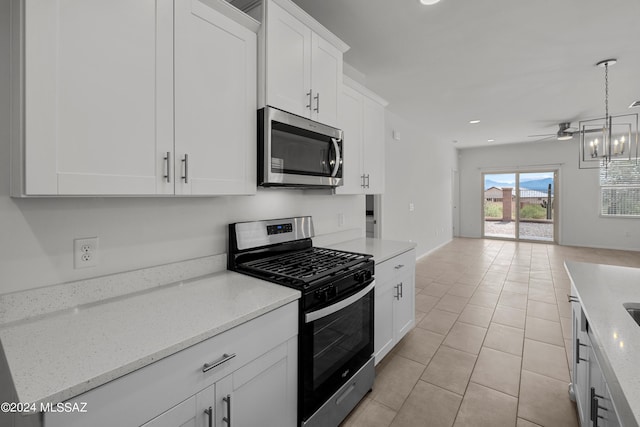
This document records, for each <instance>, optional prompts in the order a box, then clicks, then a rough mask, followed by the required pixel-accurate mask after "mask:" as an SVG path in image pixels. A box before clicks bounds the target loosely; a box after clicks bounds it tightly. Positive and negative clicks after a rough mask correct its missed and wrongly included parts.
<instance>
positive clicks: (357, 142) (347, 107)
mask: <svg viewBox="0 0 640 427" xmlns="http://www.w3.org/2000/svg"><path fill="white" fill-rule="evenodd" d="M340 102H341V104H340V118H339V120H338V127H339V128H340V129H342V132H343V135H342V138H343V144H342V146H343V147H344V153H343V154H344V155H343V159H344V160H343V165H342V178H343V182H344V184H343V185H342V187H337V188H336V193H337V194H362V193H363V192H364V187H363V186H364V180H363V177H362V176H363V174H362V162H363V159H362V142H363V139H362V128H363V123H362V114H363V111H364V107H363V105H364V96H362V94H361V93H360V92H358V91H356V90H355V89H352V88H350V87H349V86H347V85H343V87H342V95H341V100H340Z"/></svg>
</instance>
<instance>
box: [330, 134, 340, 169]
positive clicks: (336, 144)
mask: <svg viewBox="0 0 640 427" xmlns="http://www.w3.org/2000/svg"><path fill="white" fill-rule="evenodd" d="M340 141H341V140H340V139H336V138H331V142H333V149H334V150H335V152H336V164H335V165H334V166H333V171H332V172H331V176H332V177H335V176H336V175H337V174H338V169H340V162H341V161H342V157H341V156H340V146H339V145H338V142H340Z"/></svg>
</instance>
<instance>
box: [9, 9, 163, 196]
mask: <svg viewBox="0 0 640 427" xmlns="http://www.w3.org/2000/svg"><path fill="white" fill-rule="evenodd" d="M14 4H15V5H16V7H17V6H18V5H19V4H20V2H18V1H17V0H14ZM172 9H173V7H172V4H171V3H167V2H166V1H163V0H157V1H146V2H138V3H136V6H135V7H133V5H132V3H131V1H129V0H113V1H108V2H105V1H101V0H86V1H85V0H83V1H80V2H78V1H75V2H74V1H70V0H58V1H44V2H43V1H38V0H25V1H24V16H23V17H21V18H22V19H23V22H24V40H23V42H24V44H23V45H24V70H23V72H22V73H20V70H14V77H15V76H17V75H18V74H22V76H21V77H22V78H23V79H24V80H23V81H24V100H23V101H24V104H23V106H24V136H23V137H24V146H23V153H24V156H25V163H24V167H25V169H26V176H25V177H24V178H25V183H24V184H25V185H24V192H25V193H26V194H28V195H57V194H70V195H82V194H156V193H161V194H162V193H167V192H171V193H172V192H173V187H172V186H170V185H165V183H164V182H163V180H162V175H163V173H164V172H163V168H162V162H161V161H160V160H159V156H160V153H162V152H167V151H172V150H173V105H172V97H173V95H172V92H173V75H172V67H173V52H172V43H171V39H172V37H173V28H172V27H173V22H172V21H173V16H172V15H173V10H172ZM167 41H168V43H166V42H167ZM14 65H15V63H14ZM16 101H18V102H20V101H22V100H16ZM13 109H14V112H15V111H17V110H18V109H19V106H18V105H16V104H15V103H14V106H13ZM14 136H15V135H14Z"/></svg>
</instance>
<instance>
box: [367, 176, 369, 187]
mask: <svg viewBox="0 0 640 427" xmlns="http://www.w3.org/2000/svg"><path fill="white" fill-rule="evenodd" d="M367 188H369V174H367Z"/></svg>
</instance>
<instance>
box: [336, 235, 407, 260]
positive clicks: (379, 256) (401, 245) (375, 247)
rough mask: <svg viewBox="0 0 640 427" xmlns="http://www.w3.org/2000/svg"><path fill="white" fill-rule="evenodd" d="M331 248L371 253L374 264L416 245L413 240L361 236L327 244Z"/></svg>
mask: <svg viewBox="0 0 640 427" xmlns="http://www.w3.org/2000/svg"><path fill="white" fill-rule="evenodd" d="M329 247H330V248H332V249H339V250H342V251H348V252H358V253H362V254H369V255H373V259H374V261H375V262H376V264H380V263H381V262H384V261H387V260H388V259H391V258H393V257H395V256H397V255H400V254H403V253H405V252H407V251H410V250H411V249H413V248H415V247H416V244H415V243H413V242H402V241H396V240H383V239H372V238H368V237H367V238H364V237H363V238H361V239H355V240H348V241H346V242H341V243H337V244H334V245H330V246H329Z"/></svg>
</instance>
